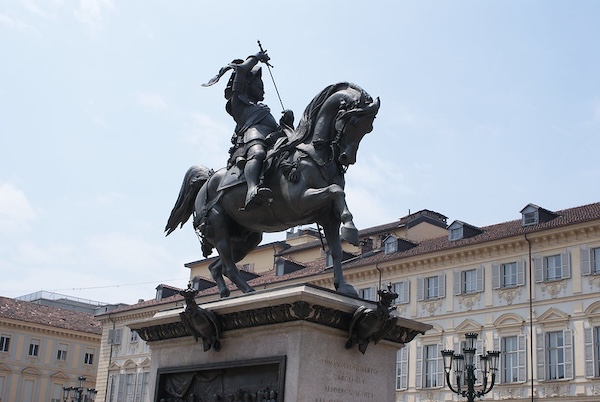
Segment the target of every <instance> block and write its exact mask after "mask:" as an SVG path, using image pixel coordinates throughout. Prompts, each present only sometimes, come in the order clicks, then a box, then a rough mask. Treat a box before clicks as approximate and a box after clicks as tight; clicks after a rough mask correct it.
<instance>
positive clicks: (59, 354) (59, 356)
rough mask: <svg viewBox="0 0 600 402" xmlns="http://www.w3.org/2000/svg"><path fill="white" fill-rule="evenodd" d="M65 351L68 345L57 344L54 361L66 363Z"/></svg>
mask: <svg viewBox="0 0 600 402" xmlns="http://www.w3.org/2000/svg"><path fill="white" fill-rule="evenodd" d="M67 350H68V345H67V344H66V343H59V344H58V349H57V351H56V360H62V361H67Z"/></svg>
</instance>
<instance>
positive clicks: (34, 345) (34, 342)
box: [28, 339, 40, 357]
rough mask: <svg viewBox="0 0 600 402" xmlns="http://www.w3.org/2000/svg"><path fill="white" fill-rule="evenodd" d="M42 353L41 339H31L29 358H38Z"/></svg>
mask: <svg viewBox="0 0 600 402" xmlns="http://www.w3.org/2000/svg"><path fill="white" fill-rule="evenodd" d="M39 351H40V340H39V339H31V340H30V341H29V352H28V355H29V356H33V357H37V355H38V353H39Z"/></svg>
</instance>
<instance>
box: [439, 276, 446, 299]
mask: <svg viewBox="0 0 600 402" xmlns="http://www.w3.org/2000/svg"><path fill="white" fill-rule="evenodd" d="M438 284H439V285H440V293H439V295H440V299H441V298H442V297H446V275H445V274H440V276H439V279H438Z"/></svg>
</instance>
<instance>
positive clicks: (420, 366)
mask: <svg viewBox="0 0 600 402" xmlns="http://www.w3.org/2000/svg"><path fill="white" fill-rule="evenodd" d="M441 348H442V345H437V344H433V345H423V346H417V370H416V373H415V384H416V386H417V388H435V387H442V386H443V385H444V364H443V361H442V355H441V353H440V350H441Z"/></svg>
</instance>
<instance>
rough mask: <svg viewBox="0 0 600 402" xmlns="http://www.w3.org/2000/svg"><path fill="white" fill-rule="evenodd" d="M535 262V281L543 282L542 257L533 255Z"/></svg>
mask: <svg viewBox="0 0 600 402" xmlns="http://www.w3.org/2000/svg"><path fill="white" fill-rule="evenodd" d="M533 263H534V264H535V281H536V282H537V283H540V282H544V257H539V256H538V257H534V259H533Z"/></svg>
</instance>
